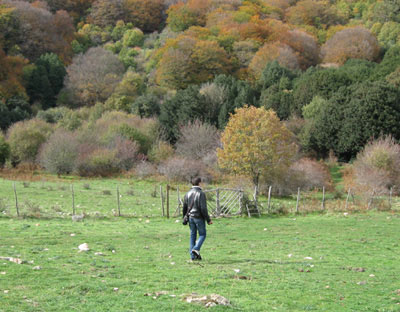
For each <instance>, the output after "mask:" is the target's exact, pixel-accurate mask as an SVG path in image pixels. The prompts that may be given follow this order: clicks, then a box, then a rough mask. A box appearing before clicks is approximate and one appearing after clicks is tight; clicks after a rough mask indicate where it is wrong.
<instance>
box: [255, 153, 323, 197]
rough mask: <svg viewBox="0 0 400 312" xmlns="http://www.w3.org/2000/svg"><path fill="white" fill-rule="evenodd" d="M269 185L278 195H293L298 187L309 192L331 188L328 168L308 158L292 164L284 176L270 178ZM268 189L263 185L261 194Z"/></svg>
mask: <svg viewBox="0 0 400 312" xmlns="http://www.w3.org/2000/svg"><path fill="white" fill-rule="evenodd" d="M269 184H271V185H272V187H273V189H274V191H276V192H277V193H278V194H279V195H290V194H295V193H296V192H297V189H298V188H299V187H300V188H301V190H304V191H309V190H312V189H315V188H322V187H323V186H324V187H326V188H329V187H330V186H331V183H330V174H329V170H328V168H327V167H326V166H325V165H324V164H323V163H322V162H318V161H315V160H312V159H309V158H302V159H300V160H298V161H296V162H294V163H293V164H292V165H291V166H290V168H289V170H288V171H287V173H286V174H285V175H283V176H277V177H274V178H272V180H271V181H270V183H269ZM268 187H269V185H267V184H264V185H263V187H262V188H261V192H263V193H264V192H266V191H267V190H268Z"/></svg>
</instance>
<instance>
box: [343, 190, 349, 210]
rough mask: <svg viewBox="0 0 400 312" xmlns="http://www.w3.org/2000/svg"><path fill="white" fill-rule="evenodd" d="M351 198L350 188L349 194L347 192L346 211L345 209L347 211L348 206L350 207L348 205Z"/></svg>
mask: <svg viewBox="0 0 400 312" xmlns="http://www.w3.org/2000/svg"><path fill="white" fill-rule="evenodd" d="M349 198H350V188H349V190H348V192H347V197H346V205H345V206H344V209H345V210H347V205H348V203H349Z"/></svg>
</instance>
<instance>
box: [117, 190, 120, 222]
mask: <svg viewBox="0 0 400 312" xmlns="http://www.w3.org/2000/svg"><path fill="white" fill-rule="evenodd" d="M117 205H118V216H119V217H120V216H121V205H120V203H119V186H118V185H117Z"/></svg>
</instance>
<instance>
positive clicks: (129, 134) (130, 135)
mask: <svg viewBox="0 0 400 312" xmlns="http://www.w3.org/2000/svg"><path fill="white" fill-rule="evenodd" d="M118 133H119V134H121V135H122V136H123V137H125V138H127V139H129V140H131V141H132V142H137V143H138V145H139V152H140V153H142V154H145V155H147V153H148V151H149V149H150V148H151V145H152V141H151V138H150V137H148V136H147V135H146V134H144V133H143V132H141V131H140V130H138V129H136V128H133V127H130V126H128V125H127V124H124V125H121V126H120V127H119V129H118Z"/></svg>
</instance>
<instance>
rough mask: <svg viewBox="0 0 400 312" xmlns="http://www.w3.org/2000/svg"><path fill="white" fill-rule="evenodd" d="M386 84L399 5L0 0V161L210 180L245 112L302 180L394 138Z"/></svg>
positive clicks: (396, 68) (392, 75)
mask: <svg viewBox="0 0 400 312" xmlns="http://www.w3.org/2000/svg"><path fill="white" fill-rule="evenodd" d="M399 87H400V2H399V1H397V0H366V1H361V0H348V1H344V0H330V1H326V0H301V1H296V0H244V1H243V0H188V1H176V0H96V1H94V0H46V1H12V0H1V1H0V128H1V130H2V133H0V166H5V167H10V168H11V167H15V166H18V165H21V164H24V163H31V164H32V163H33V164H36V165H40V166H41V167H43V168H45V169H46V170H47V171H49V172H52V173H57V174H69V173H73V172H74V173H77V174H79V175H81V176H98V175H100V176H105V175H110V174H111V175H112V174H115V173H119V172H123V171H130V170H133V171H134V172H135V174H136V175H137V176H147V175H151V174H154V173H156V172H157V173H159V174H163V175H166V176H167V177H169V178H171V179H184V177H187V176H188V175H195V174H197V173H202V174H203V175H209V176H210V178H211V176H214V177H215V176H218V173H216V172H215V171H218V170H217V169H219V168H217V169H216V168H215V167H216V163H217V153H216V149H217V148H218V147H221V141H220V137H221V133H222V132H223V131H224V129H225V127H226V126H227V124H228V122H229V120H230V116H231V115H232V114H234V113H235V111H236V110H237V109H241V108H246V107H257V108H265V109H266V110H273V111H274V112H275V115H276V116H277V117H278V118H279V120H280V122H281V123H282V124H284V125H285V128H287V129H288V130H290V132H291V133H293V140H294V141H295V143H296V145H297V146H298V153H297V156H296V157H297V158H296V159H297V160H296V161H297V165H295V167H296V166H297V168H299V167H301V168H303V169H301V170H307V171H310V166H311V167H313V166H314V167H318V166H321V164H320V163H319V162H317V161H316V160H319V159H326V158H327V157H331V158H332V157H333V158H336V159H338V160H339V161H343V162H349V161H354V160H355V159H356V158H357V155H359V157H361V156H362V155H364V156H365V154H366V153H367V151H366V149H367V147H368V146H369V148H371V146H372V145H373V143H371V142H372V141H371V140H374V139H375V140H380V141H378V143H377V144H378V147H379V146H380V147H381V151H382V150H385V149H386V148H383V149H382V146H391V147H393V145H396V144H397V143H396V142H397V140H398V139H400V127H398V125H399V124H400V88H399ZM266 135H267V136H268V133H267V134H266ZM379 144H380V145H379ZM382 144H383V145H382ZM385 144H386V145H385ZM366 145H367V147H365V146H366ZM364 147H365V148H364ZM395 147H396V146H395ZM378 149H379V148H378ZM386 150H387V149H386ZM362 153H364V154H362ZM396 153H397V152H396ZM396 153H395V154H396ZM361 154H362V155H361ZM378 154H379V153H378ZM360 155H361V156H360ZM396 155H397V154H396ZM359 157H358V158H359ZM374 157H375V156H374ZM387 157H389V156H387ZM393 157H394V156H393ZM396 157H397V158H399V157H400V156H398V155H397V156H395V158H396ZM389 158H390V157H389ZM397 158H396V160H395V161H398V162H399V163H400V158H399V160H397ZM299 159H300V160H299ZM299 161H300V164H299ZM388 163H389V162H388V161H387V162H386V163H385V164H386V165H387V166H389V165H391V166H392V165H393V161H391V162H390V164H389V165H388ZM376 164H377V165H376V166H377V168H378V169H379V170H381V169H382V168H383V167H382V166H383V165H382V166H380V165H379V164H380V163H379V162H376ZM386 165H385V166H386ZM379 166H380V167H379ZM387 166H386V167H385V168H386V169H387ZM318 168H319V167H318ZM301 170H300V171H301ZM315 170H316V171H317V172H323V171H324V169H321V168H319V169H315ZM311 171H312V170H311ZM364 171H365V170H364ZM205 172H206V173H205ZM210 172H212V173H210ZM379 172H381V171H379ZM382 179H383V178H382ZM391 179H392V180H393V177H392V178H391ZM396 179H397V178H396ZM385 181H387V179H386V180H385ZM275 182H276V181H275ZM392 182H393V181H392ZM392 182H391V183H392ZM276 183H277V182H276ZM281 183H283V182H282V181H281ZM385 183H386V182H385ZM393 183H394V182H393ZM283 184H285V183H283ZM386 184H387V183H386Z"/></svg>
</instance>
